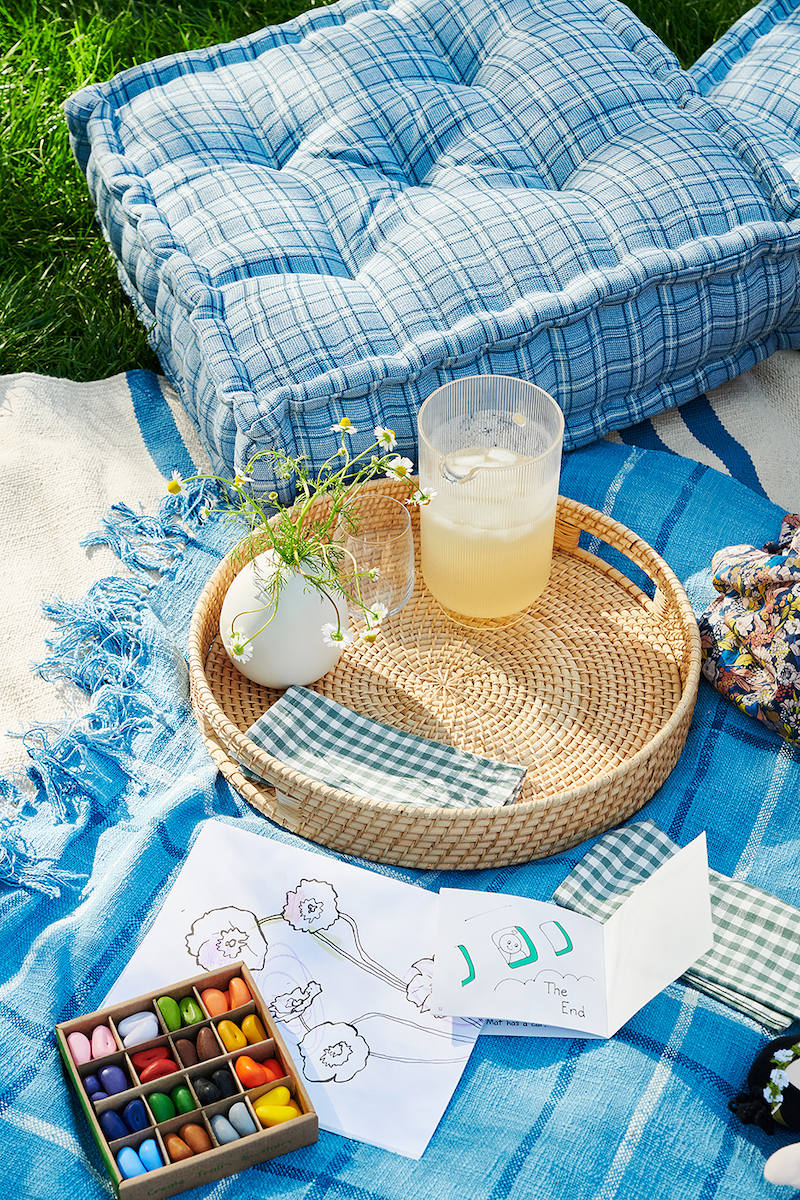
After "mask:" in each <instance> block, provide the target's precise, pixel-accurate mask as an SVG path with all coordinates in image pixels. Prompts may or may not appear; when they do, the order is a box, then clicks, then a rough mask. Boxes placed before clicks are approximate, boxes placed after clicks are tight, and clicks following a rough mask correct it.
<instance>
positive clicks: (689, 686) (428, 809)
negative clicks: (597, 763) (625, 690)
mask: <svg viewBox="0 0 800 1200" xmlns="http://www.w3.org/2000/svg"><path fill="white" fill-rule="evenodd" d="M369 486H372V487H373V488H374V490H380V491H382V492H384V493H386V492H390V491H391V488H390V487H389V486H387V484H386V482H385V481H381V482H380V483H379V484H373V485H369ZM558 505H559V514H558V515H559V521H560V522H562V523H566V524H567V525H570V526H574V527H575V528H576V535H575V547H574V549H573V550H572V551H571V552H573V553H574V552H577V553H578V554H580V555H581V556H583V555H584V554H585V552H583V551H580V550H578V549H577V536H578V534H579V533H580V531H581V530H583V531H585V532H587V533H590V534H593V535H594V536H597V537H599V538H600V539H601V540H602V541H604V542H606V543H607V544H609V545H612V546H614V547H615V548H617V549H618V550H620V552H621V553H623V554H624V555H625V556H626V557H627V558H629V559H630V561H631V562H633V563H634V564H635V565H637V566H638V567H640V568H641V570H642V571H644V573H645V574H646V575H647V576H648V577H649V578H650V579H651V580H652V581H653V582H654V583H655V584H656V587H657V588H658V589H659V590H660V591H661V592H662V593H663V595H664V596H665V597H667V598H668V600H669V601H670V602H671V603H672V604H673V606H674V608H675V609H676V610H677V612H678V614H679V615H680V617H681V628H682V632H683V634H684V637H685V645H686V659H688V667H687V669H686V673H685V677H684V675H683V673H681V684H682V688H681V696H680V700H679V702H678V704H677V706H676V707H675V709H674V711H673V713H672V715H671V716H670V718H669V719H668V721H667V722H666V723H665V724H664V725H662V726H661V727H660V729H659V730H658V731H657V733H656V734H655V735H653V736H652V737H651V738H650V740H649V741H647V742H646V743H645V744H644V745H643V746H641V747H640V748H639V749H638V750H637V751H635V753H634V754H632V755H631V756H630V757H629V758H626V759H625V760H624V761H623V762H621V763H619V764H617V765H616V766H614V767H611V768H610V769H609V770H608V771H604V772H600V773H598V774H596V775H593V776H592V777H591V778H590V779H589V780H587V781H586V783H584V784H579V785H577V786H575V787H573V788H569V789H566V790H564V791H561V792H557V793H555V794H551V795H547V796H543V797H540V798H537V799H534V800H527V801H525V800H523V801H517V802H516V803H514V804H511V805H505V806H502V807H500V808H487V807H483V806H479V807H470V808H445V807H437V806H434V805H425V806H424V808H421V807H420V806H419V805H414V804H397V803H393V802H392V801H388V800H376V799H374V798H372V797H369V796H361V795H358V794H357V793H354V792H345V791H342V790H341V789H339V788H333V787H330V786H329V785H328V784H325V783H322V782H320V781H317V780H315V779H311V778H310V777H308V776H305V775H301V774H300V773H299V772H297V771H295V770H293V769H292V768H291V767H288V766H286V765H285V764H284V763H282V762H280V761H279V760H278V759H275V758H272V757H271V756H270V755H269V754H267V752H266V751H264V750H262V749H261V748H260V747H259V746H257V745H256V744H255V742H252V741H251V740H250V739H249V738H248V737H247V736H246V734H244V733H242V732H241V731H240V730H239V729H238V728H237V727H236V726H235V725H234V724H233V722H231V721H230V720H229V719H228V717H226V715H225V713H224V712H223V710H222V708H221V707H220V705H219V704H218V703H217V700H216V697H215V696H214V693H213V692H212V690H211V687H210V685H209V684H208V681H207V679H206V675H205V660H206V656H207V653H208V649H209V646H210V644H211V643H209V645H206V646H204V645H203V644H202V641H201V637H200V633H201V629H202V626H203V624H204V622H205V620H206V616H207V610H208V608H209V605H210V604H211V603H212V602H213V600H214V597H215V596H216V595H217V593H218V588H219V585H220V583H221V582H224V581H225V579H226V578H227V576H228V575H229V574H230V573H231V572H232V573H233V574H236V563H234V562H233V561H232V556H233V553H234V551H231V552H230V553H229V554H228V555H226V556H225V558H224V559H223V560H222V561H221V562H220V564H219V566H218V567H217V568H216V569H215V570H214V572H213V573H212V575H211V576H210V578H209V580H208V582H207V583H206V585H205V587H204V588H203V591H202V592H201V594H200V596H199V598H198V600H197V603H196V605H195V608H194V611H193V614H192V619H191V624H190V630H189V640H188V661H189V677H190V687H191V700H192V707H193V709H194V712H195V716H196V718H197V721H198V724H199V726H200V730H201V733H202V735H203V737H204V741H205V742H206V744H207V746H208V748H209V750H211V748H212V745H213V746H214V747H216V746H219V747H221V748H223V749H224V750H225V752H226V756H230V757H229V764H230V765H229V767H228V769H226V770H225V771H224V772H223V773H224V774H225V775H226V776H227V777H228V778H230V776H231V775H233V774H237V773H241V771H242V767H243V765H244V766H246V767H249V768H250V769H251V770H253V771H254V773H256V774H258V775H260V776H263V781H264V783H265V784H267V785H268V786H272V787H274V788H278V789H279V790H280V791H282V792H285V793H286V794H288V795H289V796H298V794H300V795H307V794H310V793H313V794H314V795H315V796H317V797H319V799H320V800H325V801H329V802H330V803H332V804H336V805H337V806H339V807H357V808H358V809H360V810H365V811H366V812H367V813H369V812H370V811H371V812H374V813H375V814H376V815H377V814H379V813H380V814H382V815H384V814H387V813H388V814H392V815H396V816H397V818H399V819H405V820H408V819H413V818H420V819H422V818H423V817H424V818H425V819H426V821H427V822H430V820H431V819H432V818H435V820H436V821H437V822H446V823H450V824H452V825H455V826H458V825H463V826H470V825H472V824H475V823H481V822H486V820H487V814H491V816H492V817H493V818H494V819H495V820H499V821H502V819H503V817H504V815H505V818H506V820H508V818H509V816H510V815H511V814H512V813H513V816H514V819H515V821H516V820H519V819H520V818H522V817H524V816H526V815H532V814H536V813H544V812H550V811H552V810H553V809H554V808H556V807H564V806H566V805H569V804H572V803H574V802H575V801H578V800H581V799H583V798H585V797H587V796H590V795H592V794H593V793H595V792H597V791H600V790H601V789H604V788H607V787H613V786H614V784H616V783H617V782H618V781H619V780H621V779H624V777H625V776H627V775H635V774H636V770H637V768H638V767H639V766H640V765H641V764H643V763H644V762H646V761H647V759H649V758H651V757H653V756H654V755H655V754H656V753H657V752H658V751H659V750H660V749H661V748H662V747H663V745H664V743H665V742H667V741H669V740H672V739H673V738H677V737H678V736H681V739H682V740H681V743H680V746H679V747H677V753H678V754H679V753H680V750H681V749H682V747H683V741H685V736H686V732H687V731H688V726H689V722H690V720H691V715H692V712H693V709H694V704H695V698H696V694H697V687H698V683H699V680H700V670H701V652H700V634H699V630H698V627H697V620H696V618H695V615H694V611H693V609H692V607H691V605H690V603H689V599H688V597H687V595H686V593H685V591H684V589H683V587H682V585H681V583H680V581H679V580H678V578H677V576H676V575H675V574H674V572H673V571H672V569H671V568H670V567H669V566H668V564H667V563H666V562H665V561H664V559H663V558H661V556H660V555H659V554H658V553H657V552H656V551H655V550H654V549H653V547H652V546H650V545H649V543H648V542H646V541H645V540H644V539H643V538H641V537H639V535H638V534H636V533H634V532H633V531H632V530H631V529H629V528H628V527H627V526H625V525H623V524H622V523H621V522H619V521H616V520H615V519H614V518H613V517H609V516H607V515H606V514H604V513H601V512H599V511H598V510H596V509H593V508H590V507H589V506H588V505H585V504H581V503H580V502H579V501H576V500H571V499H569V498H568V497H565V496H559V499H558ZM586 557H589V558H592V560H593V562H594V563H595V564H596V566H597V569H598V570H600V571H602V572H603V573H604V574H607V575H609V576H610V577H612V578H614V579H615V580H618V581H620V582H621V583H622V584H623V585H627V587H628V588H631V587H634V586H635V585H633V584H632V582H631V580H630V579H628V577H627V576H625V575H622V574H621V573H620V572H619V571H617V570H616V568H614V567H613V566H611V565H610V564H608V563H605V562H603V560H601V559H598V558H595V557H594V556H589V555H586ZM238 565H239V567H241V565H242V563H241V562H240V563H239V564H238ZM217 615H218V610H217ZM207 727H210V729H209V728H207ZM214 759H215V761H217V765H218V766H220V769H222V766H223V764H222V763H221V762H220V761H219V758H218V755H216V754H214ZM676 759H677V754H676ZM245 782H246V783H247V784H248V787H247V790H248V791H250V790H251V789H252V790H253V792H254V794H256V795H260V794H261V791H262V789H260V788H259V786H258V784H256V783H255V782H254V781H250V780H245ZM235 786H237V790H240V791H241V790H242V789H241V787H239V786H238V785H235ZM245 798H246V799H249V800H251V802H252V798H251V797H245ZM648 798H649V797H645V799H644V800H643V801H642V803H645V801H646V799H648ZM269 807H271V806H269Z"/></svg>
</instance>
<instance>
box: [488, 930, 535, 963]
mask: <svg viewBox="0 0 800 1200" xmlns="http://www.w3.org/2000/svg"><path fill="white" fill-rule="evenodd" d="M492 941H493V942H494V944H495V946H497V949H498V950H499V951H500V953H501V954H502V956H503V958H504V959H505V960H506V962H507V963H510V962H511V960H512V959H514V958H519V957H520V956H522V955H524V954H526V953H527V951H526V949H525V945H524V944H523V941H522V938H521V937H520V936H519V934H518V933H517V931H516V929H513V928H512V929H500V930H498V932H497V933H495V934H493V935H492Z"/></svg>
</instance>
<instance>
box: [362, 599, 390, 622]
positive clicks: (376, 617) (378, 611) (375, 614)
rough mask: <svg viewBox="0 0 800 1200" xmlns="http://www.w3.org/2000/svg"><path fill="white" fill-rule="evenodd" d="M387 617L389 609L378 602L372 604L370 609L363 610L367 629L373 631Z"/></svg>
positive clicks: (381, 602) (380, 601)
mask: <svg viewBox="0 0 800 1200" xmlns="http://www.w3.org/2000/svg"><path fill="white" fill-rule="evenodd" d="M388 615H389V609H388V608H387V607H386V605H385V604H384V603H383V601H382V600H379V601H378V602H377V604H373V605H372V606H371V607H370V608H365V609H364V618H365V620H366V622H367V629H375V628H376V626H378V625H380V623H381V621H383V620H384V619H385V618H386V617H387V616H388Z"/></svg>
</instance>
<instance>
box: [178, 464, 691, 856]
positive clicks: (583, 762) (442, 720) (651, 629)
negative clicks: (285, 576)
mask: <svg viewBox="0 0 800 1200" xmlns="http://www.w3.org/2000/svg"><path fill="white" fill-rule="evenodd" d="M372 486H375V487H376V488H378V489H379V490H380V491H381V492H385V493H389V494H396V495H398V496H399V495H401V494H404V493H401V491H400V490H397V491H396V492H395V491H394V488H393V485H392V484H390V483H388V482H386V481H382V482H381V484H380V485H372ZM412 511H413V510H412ZM418 521H419V517H418V514H417V513H414V522H415V538H416V537H417V532H418ZM582 530H583V531H585V532H586V533H587V534H588V535H590V536H591V537H593V538H597V539H600V540H601V541H603V542H605V543H606V544H607V545H609V546H612V547H614V548H616V549H617V550H619V551H620V552H621V553H622V554H623V555H625V556H626V558H627V559H629V560H630V562H632V563H634V564H635V565H636V566H638V567H639V568H641V570H642V571H644V573H645V574H646V575H647V576H649V578H650V579H651V580H652V581H653V582H654V584H655V585H656V590H655V598H654V599H653V600H651V599H650V598H649V597H648V596H647V595H646V594H645V593H644V592H643V591H641V590H640V588H639V587H638V586H636V584H634V583H633V582H631V580H630V579H628V578H627V577H626V576H625V575H623V574H620V572H619V571H617V570H615V569H614V568H613V567H611V566H609V565H608V564H607V563H605V562H603V561H602V560H601V559H599V558H597V557H596V556H595V555H593V554H591V553H589V552H587V551H586V550H584V549H582V548H580V547H579V544H578V542H579V537H580V534H581V531H582ZM584 540H586V539H584ZM239 561H241V559H240V560H239ZM417 566H419V564H417ZM236 569H237V568H236V566H235V565H234V562H233V560H232V558H231V556H229V557H228V558H226V559H224V560H223V562H222V563H221V564H220V566H219V567H218V568H217V569H216V570H215V572H214V574H213V575H212V576H211V578H210V579H209V581H208V584H207V585H206V587H205V589H204V590H203V592H202V594H201V596H200V598H199V600H198V602H197V605H196V607H195V611H194V615H193V618H192V623H191V629H190V634H189V671H190V679H191V690H192V704H193V707H194V711H195V714H196V717H197V720H198V723H199V725H200V729H201V732H202V735H203V738H204V741H205V744H206V746H207V747H208V749H209V751H210V753H211V756H212V758H213V759H214V761H215V763H216V764H217V766H218V767H219V769H220V771H221V772H222V773H223V775H224V776H225V777H226V778H227V779H228V780H229V781H230V783H231V784H232V785H233V786H234V787H235V788H236V789H237V790H238V791H239V792H240V793H241V795H242V796H243V797H244V798H245V799H246V800H248V801H249V802H250V803H251V804H252V805H254V806H255V807H256V808H257V809H259V810H260V811H261V812H262V813H264V814H265V815H266V816H268V817H270V818H271V819H272V820H273V821H276V822H277V823H278V824H279V825H282V826H284V827H285V828H287V829H290V830H292V831H293V832H295V833H298V834H300V835H301V836H302V837H305V838H309V839H310V840H311V841H314V842H320V843H322V844H324V845H326V846H330V847H331V848H333V849H335V850H339V851H342V852H344V853H346V854H353V855H357V856H359V857H361V858H366V859H370V860H373V861H378V862H385V863H395V864H401V865H404V866H410V867H421V868H426V869H431V868H447V869H451V868H453V869H465V870H466V869H470V870H471V869H475V868H479V867H490V866H501V865H506V864H511V863H520V862H528V861H530V860H531V859H534V858H542V857H544V856H546V855H549V854H555V853H557V852H558V851H560V850H565V849H567V848H568V847H570V846H574V845H576V844H577V843H578V842H581V841H583V840H585V839H586V838H588V837H591V836H593V835H594V834H596V833H599V832H601V831H602V830H604V829H608V828H609V827H610V826H612V825H615V824H617V823H618V822H620V821H622V820H624V819H625V818H626V817H628V816H630V815H631V814H632V813H635V812H636V811H638V809H639V808H641V806H642V805H643V804H644V803H645V802H646V801H647V800H648V799H649V798H650V797H651V796H652V795H653V793H654V792H655V791H656V790H657V789H658V788H659V787H660V786H661V784H662V783H663V781H664V780H665V779H666V777H667V775H668V774H669V773H670V771H671V770H672V768H673V767H674V766H675V763H676V762H677V760H678V757H679V755H680V753H681V750H682V749H683V745H684V742H685V740H686V735H687V732H688V729H689V724H690V721H691V717H692V710H693V707H694V701H695V696H696V692H697V684H698V680H699V677H700V640H699V635H698V630H697V622H696V620H695V617H694V614H693V612H692V609H691V606H690V604H689V601H688V598H687V596H686V594H685V592H684V591H683V588H682V587H681V585H680V583H679V582H678V580H677V579H676V577H675V575H674V574H673V573H672V571H671V570H670V568H669V567H668V566H667V565H666V563H665V562H664V561H663V559H662V558H660V556H659V555H658V554H657V553H656V552H655V551H654V550H653V549H652V548H651V547H650V546H649V545H648V544H647V543H646V542H644V541H643V540H642V539H641V538H639V537H637V536H636V534H634V533H632V532H631V531H630V530H629V529H627V528H625V526H623V525H620V524H619V523H618V522H617V521H614V520H612V519H611V518H609V517H606V516H604V515H603V514H602V513H599V512H596V511H595V510H593V509H590V508H587V507H586V506H585V505H582V504H578V503H576V502H575V501H572V500H568V499H565V498H563V497H561V498H560V499H559V507H558V519H557V525H556V541H555V552H554V556H553V567H552V571H551V575H550V582H549V584H548V586H547V589H546V591H545V593H544V595H543V596H542V597H541V598H540V600H539V601H538V603H537V604H536V606H535V607H534V609H533V610H532V611H531V612H530V613H529V614H526V615H525V616H523V617H522V618H521V619H519V620H518V621H517V622H516V623H514V624H512V625H510V626H508V627H507V628H490V629H486V628H473V629H471V628H469V627H467V626H466V625H462V624H458V623H455V622H453V621H451V620H449V619H448V618H447V617H446V616H445V615H444V614H443V613H442V612H441V610H440V609H439V607H438V605H437V604H436V602H435V601H434V600H433V598H432V597H431V596H430V594H429V593H428V592H427V590H426V589H425V587H424V585H423V583H422V580H421V576H420V574H419V570H418V571H417V583H416V587H415V590H414V594H413V596H412V598H411V600H410V601H409V603H408V604H407V605H406V607H405V608H404V609H402V611H401V612H400V613H399V614H398V615H397V616H396V617H394V618H392V620H391V623H390V625H389V626H388V627H387V629H386V632H385V634H384V635H382V637H381V638H379V639H378V641H377V642H376V644H375V645H374V646H367V645H366V644H364V643H354V644H353V645H351V646H348V648H347V650H346V651H345V653H344V655H343V656H342V658H341V659H340V660H339V663H338V664H337V666H336V668H335V669H334V670H333V671H331V672H329V674H328V675H326V676H325V677H324V678H323V679H320V680H319V681H318V682H317V683H316V684H313V685H312V686H313V687H314V688H315V690H317V691H319V692H322V693H323V694H324V695H325V696H328V697H329V698H330V699H332V700H337V701H339V702H340V703H341V704H344V705H346V706H347V707H348V708H351V709H355V710H356V711H357V712H360V713H363V714H364V715H365V716H368V717H372V718H373V719H375V720H378V721H383V722H384V723H385V724H388V725H393V726H396V727H397V728H399V729H404V730H407V731H410V732H413V733H417V734H420V735H421V736H424V737H429V738H433V739H435V740H437V741H449V742H451V743H452V744H453V745H456V746H459V747H461V748H462V749H464V750H469V751H472V752H473V753H477V754H485V755H488V756H489V757H491V758H497V759H501V760H503V761H507V762H521V763H524V764H525V765H526V766H527V767H528V773H527V776H526V779H525V784H524V787H523V791H522V793H521V796H520V799H519V800H518V801H517V802H516V803H515V804H511V805H507V806H505V807H503V808H499V809H498V808H470V809H445V808H433V809H429V808H422V807H418V806H412V805H399V804H390V803H387V802H385V801H377V800H373V799H371V798H370V797H366V796H355V795H352V794H350V793H347V792H343V791H339V790H337V789H335V788H331V787H328V786H326V785H324V784H321V783H318V782H316V781H315V780H312V779H309V778H306V777H305V776H302V775H299V774H298V773H297V772H296V771H294V770H292V769H291V768H288V767H286V766H284V765H283V764H282V763H280V762H278V761H277V760H276V759H273V758H271V757H270V756H269V755H268V754H266V753H265V752H264V751H263V750H261V749H259V747H257V746H256V745H255V743H253V742H251V741H250V739H249V738H247V737H246V736H245V731H246V730H247V729H248V727H249V726H250V725H251V724H252V723H253V721H255V720H256V718H257V717H259V716H260V715H261V714H262V713H263V712H264V711H265V710H266V709H267V708H268V707H269V706H270V705H271V704H273V703H274V702H275V701H276V700H277V699H278V697H279V695H280V692H277V691H272V690H270V689H267V688H264V687H260V686H259V685H257V684H255V683H252V682H251V681H250V680H249V679H246V678H245V677H244V676H243V675H241V674H240V673H239V671H237V670H236V668H235V667H234V666H233V665H232V664H231V663H230V661H229V660H228V658H227V656H226V654H225V652H224V650H223V648H222V646H221V644H220V641H219V638H218V622H219V613H220V608H221V606H222V601H223V598H224V596H225V593H226V591H227V589H228V587H229V585H230V582H231V580H232V578H233V576H234V574H235V572H236ZM633 573H634V574H636V572H633ZM242 764H244V766H245V767H246V768H248V769H249V771H250V772H252V773H255V774H256V775H258V776H259V777H261V778H263V779H264V781H265V782H263V783H256V782H253V780H252V779H251V778H249V777H247V776H246V775H245V774H244V773H243V771H242ZM276 789H277V791H276Z"/></svg>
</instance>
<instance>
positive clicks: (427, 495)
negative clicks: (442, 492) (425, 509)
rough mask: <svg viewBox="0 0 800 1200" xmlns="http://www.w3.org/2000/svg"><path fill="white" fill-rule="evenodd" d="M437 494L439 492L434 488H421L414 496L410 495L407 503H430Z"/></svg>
mask: <svg viewBox="0 0 800 1200" xmlns="http://www.w3.org/2000/svg"><path fill="white" fill-rule="evenodd" d="M436 495H438V492H436V491H434V489H433V488H420V489H419V491H418V492H415V493H414V495H413V496H409V497H408V499H407V500H406V504H418V505H423V504H429V503H430V502H431V500H432V499H433V497H434V496H436Z"/></svg>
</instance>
